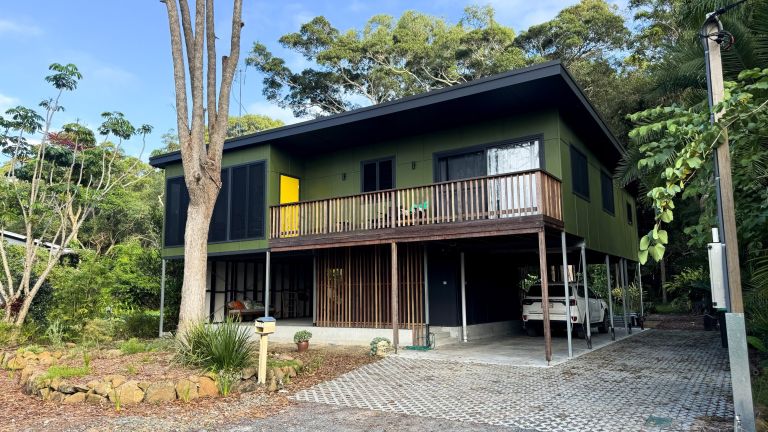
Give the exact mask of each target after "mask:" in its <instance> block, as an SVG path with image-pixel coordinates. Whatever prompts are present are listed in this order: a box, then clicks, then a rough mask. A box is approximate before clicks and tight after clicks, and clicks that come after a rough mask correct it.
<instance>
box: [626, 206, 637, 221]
mask: <svg viewBox="0 0 768 432" xmlns="http://www.w3.org/2000/svg"><path fill="white" fill-rule="evenodd" d="M634 221H635V217H634V214H633V213H632V204H630V203H627V223H628V224H630V225H632V224H633V223H634Z"/></svg>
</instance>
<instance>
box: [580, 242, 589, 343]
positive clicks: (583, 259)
mask: <svg viewBox="0 0 768 432" xmlns="http://www.w3.org/2000/svg"><path fill="white" fill-rule="evenodd" d="M581 270H582V271H581V279H582V281H583V283H584V300H585V302H586V303H587V307H586V308H585V309H586V316H585V317H584V323H583V324H582V326H584V325H586V328H585V329H584V337H586V338H587V348H589V349H592V315H591V314H590V310H589V285H588V284H587V241H586V240H585V241H583V242H581Z"/></svg>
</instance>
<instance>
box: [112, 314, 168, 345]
mask: <svg viewBox="0 0 768 432" xmlns="http://www.w3.org/2000/svg"><path fill="white" fill-rule="evenodd" d="M159 328H160V315H159V314H157V313H152V312H148V311H134V312H131V313H130V314H128V315H126V316H125V318H124V319H123V325H122V328H121V332H120V333H121V335H122V336H123V337H125V338H132V337H135V338H139V339H150V338H154V337H156V336H157V335H158V331H159Z"/></svg>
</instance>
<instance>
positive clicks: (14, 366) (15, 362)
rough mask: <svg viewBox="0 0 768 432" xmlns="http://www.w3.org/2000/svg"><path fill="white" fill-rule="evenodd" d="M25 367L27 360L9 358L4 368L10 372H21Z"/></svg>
mask: <svg viewBox="0 0 768 432" xmlns="http://www.w3.org/2000/svg"><path fill="white" fill-rule="evenodd" d="M25 367H27V359H25V358H24V357H21V356H15V357H13V358H11V359H10V360H8V363H7V364H6V365H5V368H6V369H10V370H21V369H24V368H25Z"/></svg>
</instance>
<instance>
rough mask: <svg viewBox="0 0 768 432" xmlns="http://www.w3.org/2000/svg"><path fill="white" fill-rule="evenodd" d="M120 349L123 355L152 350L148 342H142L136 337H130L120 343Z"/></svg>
mask: <svg viewBox="0 0 768 432" xmlns="http://www.w3.org/2000/svg"><path fill="white" fill-rule="evenodd" d="M120 351H122V352H123V354H125V355H131V354H136V353H141V352H147V351H152V347H151V346H150V344H148V343H146V342H142V341H140V340H138V339H136V338H130V339H128V340H127V341H125V342H123V343H121V344H120Z"/></svg>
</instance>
